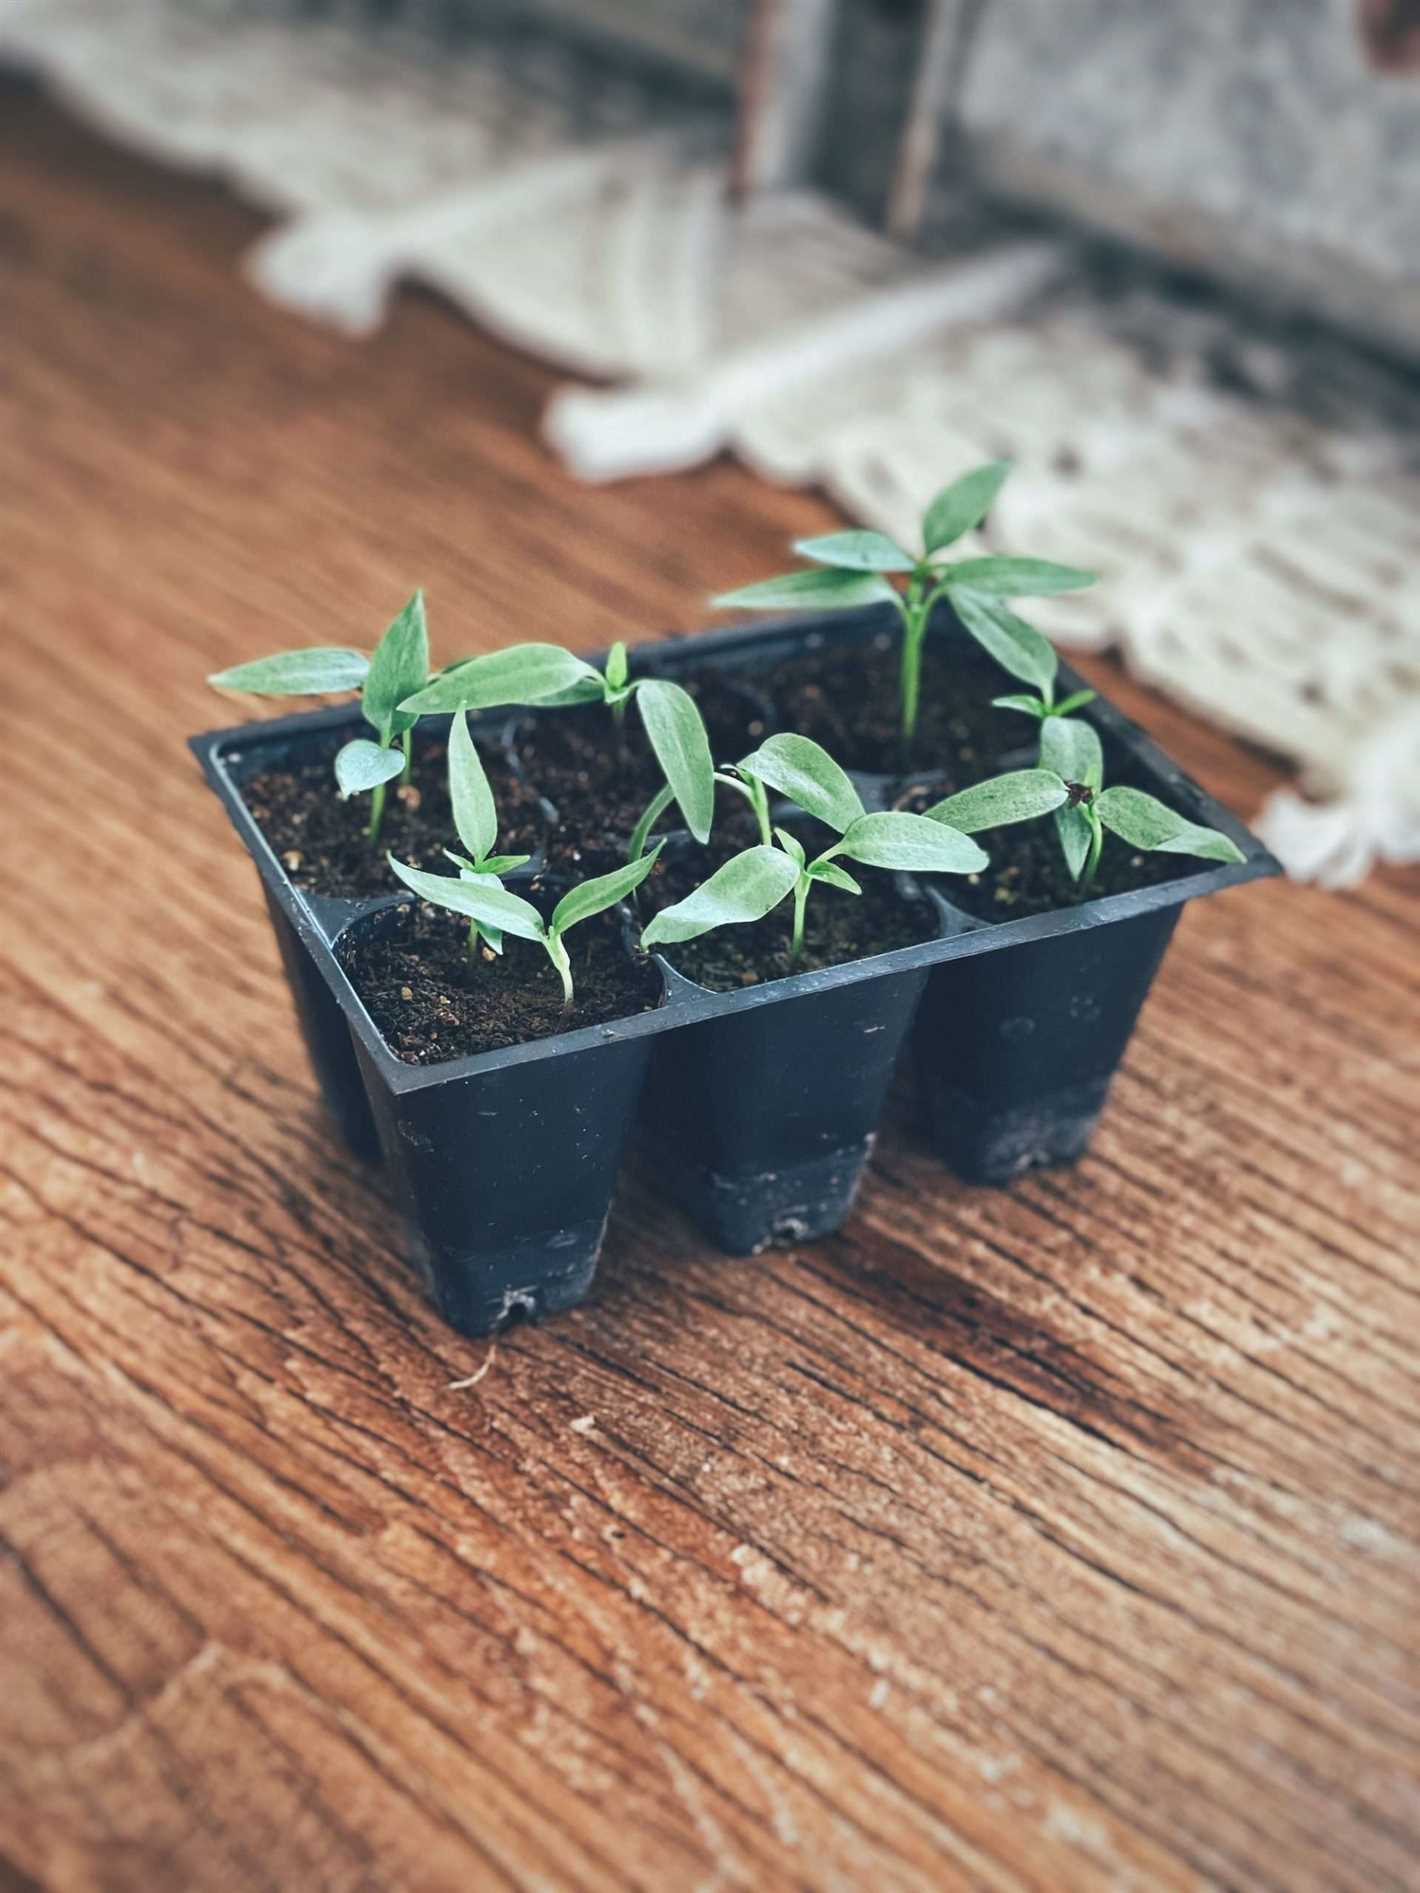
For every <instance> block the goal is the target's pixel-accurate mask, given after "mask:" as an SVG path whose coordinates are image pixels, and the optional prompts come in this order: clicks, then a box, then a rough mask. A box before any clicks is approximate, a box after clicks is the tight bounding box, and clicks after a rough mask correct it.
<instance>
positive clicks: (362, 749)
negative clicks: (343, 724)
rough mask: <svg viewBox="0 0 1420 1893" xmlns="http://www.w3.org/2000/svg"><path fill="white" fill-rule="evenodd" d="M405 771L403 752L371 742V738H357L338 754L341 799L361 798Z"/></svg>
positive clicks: (337, 769)
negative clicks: (345, 797) (353, 796)
mask: <svg viewBox="0 0 1420 1893" xmlns="http://www.w3.org/2000/svg"><path fill="white" fill-rule="evenodd" d="M403 768H404V755H403V752H402V751H401V750H398V749H387V748H385V747H383V746H382V745H381V744H379V743H372V742H371V741H370V739H369V737H368V736H357V737H356V738H355V739H354V741H353V742H349V743H346V744H345V745H344V747H343V748H342V749H340V750H339V751H337V753H336V758H335V786H336V787H337V788H338V789H339V791H340V793H341V795H342V796H351V795H362V794H363V793H364V792H365V790H366V789H377V788H378V787H379V786H380V784H381V783H382V782H390V781H393V779H394V778H395V777H396V776H397V775H398V774H399V773H400V771H401V770H402V769H403Z"/></svg>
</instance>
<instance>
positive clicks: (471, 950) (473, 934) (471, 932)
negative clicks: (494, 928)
mask: <svg viewBox="0 0 1420 1893" xmlns="http://www.w3.org/2000/svg"><path fill="white" fill-rule="evenodd" d="M481 938H482V935H481V934H480V933H479V931H478V922H477V921H476V920H470V921H469V923H468V957H469V958H470V959H472V958H473V957H474V955H475V954H476V953H477V951H478V942H479V940H480V939H481Z"/></svg>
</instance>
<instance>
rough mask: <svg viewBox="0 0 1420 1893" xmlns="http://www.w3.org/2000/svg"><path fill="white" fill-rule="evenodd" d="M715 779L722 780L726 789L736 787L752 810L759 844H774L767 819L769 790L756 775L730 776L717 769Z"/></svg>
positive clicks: (768, 846)
mask: <svg viewBox="0 0 1420 1893" xmlns="http://www.w3.org/2000/svg"><path fill="white" fill-rule="evenodd" d="M715 780H716V781H717V782H723V783H724V785H725V787H726V788H727V789H738V790H739V792H740V794H741V795H742V796H743V797H744V799H745V800H746V802H748V803H749V805H750V807H751V808H752V809H753V810H754V819H755V821H756V822H758V824H759V841H760V846H761V847H764V848H772V847H773V846H774V828H773V824H772V823H771V822H770V819H769V791H768V789H766V788H765V786H764V784H763V783H762V782H761V781H760V780H759V777H758V776H732V775H731V774H730V773H729V772H728V771H727V770H724V769H717V770H716V771H715Z"/></svg>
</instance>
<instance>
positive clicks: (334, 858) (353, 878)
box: [242, 730, 547, 899]
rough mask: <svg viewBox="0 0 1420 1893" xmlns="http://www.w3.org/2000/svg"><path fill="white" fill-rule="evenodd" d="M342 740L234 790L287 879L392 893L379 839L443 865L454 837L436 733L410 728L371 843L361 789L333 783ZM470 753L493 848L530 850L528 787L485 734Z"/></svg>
mask: <svg viewBox="0 0 1420 1893" xmlns="http://www.w3.org/2000/svg"><path fill="white" fill-rule="evenodd" d="M345 740H346V738H345V737H344V736H343V735H342V736H341V737H340V738H339V739H338V740H333V741H332V742H331V743H330V744H329V745H328V746H326V747H324V748H323V749H322V751H321V753H320V755H319V756H318V757H311V758H309V759H307V760H303V761H302V762H301V763H300V764H299V765H298V766H297V767H296V768H292V769H268V770H264V771H263V772H262V774H260V775H258V776H253V777H252V778H251V779H250V780H249V781H248V782H246V783H245V784H243V786H242V799H243V800H244V801H245V803H246V805H247V807H248V808H249V809H250V810H251V813H252V816H253V818H254V820H255V821H256V824H257V826H258V827H259V828H260V830H261V832H262V834H263V835H265V837H266V839H267V840H268V841H269V842H270V843H271V846H272V848H273V849H274V851H275V853H276V856H277V859H278V860H279V861H280V862H281V864H282V866H283V867H284V868H285V870H286V872H287V873H288V874H289V875H290V877H291V879H292V881H293V882H294V883H295V885H296V886H297V887H300V888H304V889H305V890H306V891H307V892H309V893H312V894H331V895H341V896H345V897H347V898H351V899H354V898H358V897H360V896H362V895H367V894H393V893H397V892H398V891H399V886H400V883H399V882H398V881H397V880H396V879H395V877H394V875H393V874H392V873H391V872H390V868H389V863H388V862H387V861H386V860H385V850H386V849H388V850H389V851H390V852H391V853H392V854H395V855H397V856H398V857H399V859H400V860H401V861H407V862H408V863H409V865H410V866H411V867H414V868H426V869H428V870H430V871H431V872H433V873H436V874H438V873H452V871H453V870H452V869H451V867H450V865H449V863H448V861H447V860H445V858H444V852H443V851H444V849H445V848H457V847H458V845H459V843H458V836H457V835H456V834H455V833H454V818H453V811H452V809H451V808H450V807H449V783H448V763H447V760H446V755H445V747H444V743H443V741H442V739H438V740H434V739H430V738H429V737H424V738H423V739H422V740H421V738H420V735H419V732H418V731H417V730H416V732H415V736H414V771H413V781H412V782H410V783H409V784H408V785H407V786H406V785H404V784H401V783H399V782H397V781H396V782H392V783H390V785H389V788H388V790H387V792H386V796H385V813H384V819H383V821H382V822H381V824H380V834H379V842H378V845H373V844H372V843H371V842H370V840H369V838H368V836H367V835H366V833H365V825H366V823H367V822H368V821H369V819H370V798H369V796H368V795H352V796H351V797H350V799H349V801H348V802H346V801H342V800H341V798H340V796H339V794H338V793H337V791H336V787H335V772H334V766H333V765H334V757H335V752H336V750H337V749H338V748H339V746H340V743H341V742H343V741H345ZM479 754H480V756H481V757H482V759H483V766H484V768H485V770H486V771H487V774H488V780H489V784H490V786H491V787H492V790H493V799H494V801H495V803H496V805H497V809H498V820H499V833H498V851H499V853H500V854H535V853H536V852H537V851H538V849H539V848H541V847H542V845H543V843H544V840H545V839H546V830H547V823H546V820H545V819H544V815H543V811H542V807H541V804H540V803H539V801H538V798H537V795H536V794H535V793H534V791H533V790H532V789H530V788H528V787H527V786H526V784H524V783H522V782H520V781H519V780H518V777H517V775H516V774H515V773H514V771H513V768H512V765H511V764H510V763H509V762H508V760H507V758H506V757H505V756H503V755H502V754H501V753H500V752H499V751H498V750H497V749H496V748H494V746H493V745H492V744H491V743H488V742H483V743H481V744H480V747H479Z"/></svg>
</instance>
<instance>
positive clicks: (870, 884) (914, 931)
mask: <svg viewBox="0 0 1420 1893" xmlns="http://www.w3.org/2000/svg"><path fill="white" fill-rule="evenodd" d="M754 839H755V837H753V836H751V837H750V842H751V843H752V841H753V840H754ZM716 840H717V841H718V840H719V837H718V836H717V837H716ZM719 852H720V850H718V849H717V850H714V851H711V850H701V849H692V850H688V851H687V852H686V854H685V855H683V856H680V857H678V858H677V859H674V860H671V861H668V862H665V863H664V864H663V865H658V866H657V868H656V870H655V872H654V873H653V874H652V876H651V878H650V880H649V881H648V882H647V883H646V893H647V895H648V898H647V899H646V900H645V901H644V906H645V910H646V913H647V914H648V915H650V914H651V913H654V912H657V911H659V910H660V909H661V908H662V907H670V906H672V905H673V904H674V903H675V902H676V901H678V900H683V899H684V898H685V896H686V895H687V894H689V893H690V892H691V890H692V889H693V888H696V887H698V886H699V885H700V883H701V882H702V881H703V880H704V879H705V878H706V877H707V875H708V874H709V873H711V872H713V869H714V867H715V866H716V865H717V863H716V861H715V860H714V858H713V854H714V853H719ZM725 852H726V853H728V852H730V851H725ZM850 866H851V864H850ZM853 871H854V872H855V873H857V874H858V876H859V879H860V881H861V884H862V888H863V892H862V894H861V895H856V896H855V895H852V894H845V893H843V892H842V891H841V890H840V889H838V888H832V887H817V888H815V889H814V891H813V893H812V894H811V895H810V896H809V905H808V913H807V917H806V919H805V924H804V947H803V952H802V953H801V954H800V956H799V959H798V960H797V961H796V962H794V963H793V964H791V963H790V959H789V944H790V936H791V934H792V930H793V902H792V901H786V902H785V903H784V904H783V905H782V906H781V907H777V908H776V909H775V910H774V912H773V913H772V914H769V915H768V916H766V918H765V919H763V920H760V921H756V922H755V923H754V924H753V925H752V926H740V927H720V928H718V929H717V930H716V931H715V932H714V933H703V934H701V936H700V938H699V939H698V940H686V941H683V942H682V943H681V944H680V945H678V946H669V947H662V948H660V949H659V951H660V952H662V953H663V954H664V955H665V957H666V959H667V960H669V961H670V963H671V965H672V966H674V967H675V969H676V971H677V972H678V973H683V974H684V975H685V977H686V978H687V979H693V980H694V981H695V982H696V984H697V985H700V986H705V987H708V988H709V990H710V991H711V992H739V991H740V990H741V988H743V987H745V986H758V985H762V984H763V983H764V982H765V981H767V980H771V979H787V978H789V977H790V976H791V975H792V974H794V973H812V972H816V971H817V970H818V969H819V968H821V967H824V966H842V965H844V964H845V963H846V962H847V961H849V960H866V959H871V958H872V956H873V955H874V954H876V953H891V952H892V951H893V950H894V949H895V948H897V947H905V946H915V945H916V944H917V942H918V941H919V940H930V939H932V938H933V937H934V935H935V934H936V932H937V918H936V915H935V913H934V912H933V910H932V908H931V907H930V905H929V904H928V903H927V902H926V901H924V900H909V899H907V898H906V897H905V896H903V895H901V894H899V893H898V892H897V889H896V886H895V885H894V883H893V881H892V880H891V878H890V877H888V876H887V875H884V874H879V873H877V872H876V871H875V870H874V869H872V868H863V869H855V870H853Z"/></svg>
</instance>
